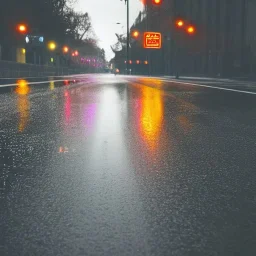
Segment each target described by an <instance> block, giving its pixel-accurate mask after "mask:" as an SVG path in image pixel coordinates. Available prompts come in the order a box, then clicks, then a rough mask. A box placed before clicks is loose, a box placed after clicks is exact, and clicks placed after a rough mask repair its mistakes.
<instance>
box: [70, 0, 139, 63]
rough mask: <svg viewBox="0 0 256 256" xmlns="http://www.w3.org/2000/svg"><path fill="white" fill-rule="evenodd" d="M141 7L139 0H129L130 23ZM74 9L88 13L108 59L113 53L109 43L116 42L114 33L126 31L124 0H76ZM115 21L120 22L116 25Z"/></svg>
mask: <svg viewBox="0 0 256 256" xmlns="http://www.w3.org/2000/svg"><path fill="white" fill-rule="evenodd" d="M142 8H143V6H142V3H141V1H140V0H130V25H132V23H133V22H134V20H135V18H136V17H137V15H138V13H139V11H140V10H142ZM75 9H76V10H77V11H83V12H88V13H89V15H90V16H91V19H92V24H93V28H94V31H95V33H96V35H97V37H98V39H99V46H100V47H102V48H104V49H105V51H106V57H107V59H108V60H109V59H110V58H112V57H113V56H114V54H113V52H112V50H111V49H110V45H112V44H114V43H116V36H115V33H126V6H125V4H124V0H123V1H121V0H78V1H77V4H76V7H75ZM117 22H120V23H121V25H117V24H116V23H117ZM122 27H123V28H122Z"/></svg>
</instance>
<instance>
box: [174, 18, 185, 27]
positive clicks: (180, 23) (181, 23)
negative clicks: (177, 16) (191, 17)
mask: <svg viewBox="0 0 256 256" xmlns="http://www.w3.org/2000/svg"><path fill="white" fill-rule="evenodd" d="M176 25H177V26H178V27H180V28H181V27H183V25H184V21H183V20H177V21H176Z"/></svg>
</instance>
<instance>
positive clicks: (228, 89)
mask: <svg viewBox="0 0 256 256" xmlns="http://www.w3.org/2000/svg"><path fill="white" fill-rule="evenodd" d="M159 80H161V81H165V82H175V83H177V84H185V85H193V86H198V87H205V88H210V89H218V90H223V91H230V92H240V93H246V94H253V95H256V92H249V91H243V90H236V89H230V88H225V87H217V86H212V85H204V84H194V83H188V82H179V81H177V80H172V79H159Z"/></svg>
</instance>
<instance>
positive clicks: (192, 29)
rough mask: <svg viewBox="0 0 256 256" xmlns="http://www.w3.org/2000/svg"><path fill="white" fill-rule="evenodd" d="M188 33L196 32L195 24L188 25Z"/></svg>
mask: <svg viewBox="0 0 256 256" xmlns="http://www.w3.org/2000/svg"><path fill="white" fill-rule="evenodd" d="M187 33H188V34H190V35H192V34H194V33H195V27H194V26H188V27H187Z"/></svg>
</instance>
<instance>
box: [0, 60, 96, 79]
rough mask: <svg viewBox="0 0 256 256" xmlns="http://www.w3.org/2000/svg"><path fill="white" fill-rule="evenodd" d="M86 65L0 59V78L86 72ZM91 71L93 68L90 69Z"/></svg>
mask: <svg viewBox="0 0 256 256" xmlns="http://www.w3.org/2000/svg"><path fill="white" fill-rule="evenodd" d="M88 72H89V70H88V68H86V67H70V68H69V67H55V66H43V65H34V64H24V63H16V62H11V61H0V78H22V77H44V76H45V77H46V76H62V75H71V74H81V73H88ZM90 72H93V70H90Z"/></svg>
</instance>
